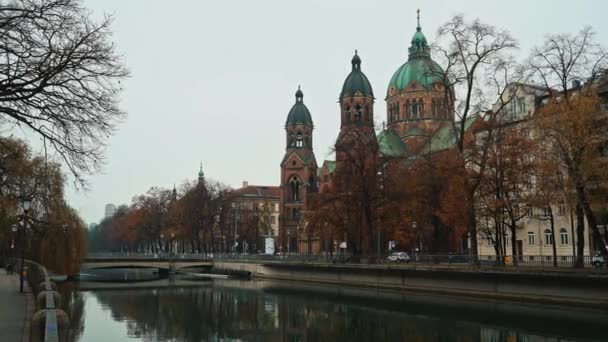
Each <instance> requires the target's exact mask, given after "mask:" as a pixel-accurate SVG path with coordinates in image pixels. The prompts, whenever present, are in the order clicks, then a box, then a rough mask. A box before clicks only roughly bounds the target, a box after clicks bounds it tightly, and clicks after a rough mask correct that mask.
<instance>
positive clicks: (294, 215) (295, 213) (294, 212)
mask: <svg viewBox="0 0 608 342" xmlns="http://www.w3.org/2000/svg"><path fill="white" fill-rule="evenodd" d="M299 218H300V210H298V208H293V210H292V211H291V219H292V220H298V219H299Z"/></svg>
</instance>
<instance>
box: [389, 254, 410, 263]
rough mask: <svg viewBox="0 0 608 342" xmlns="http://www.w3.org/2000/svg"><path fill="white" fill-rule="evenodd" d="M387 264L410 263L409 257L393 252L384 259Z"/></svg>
mask: <svg viewBox="0 0 608 342" xmlns="http://www.w3.org/2000/svg"><path fill="white" fill-rule="evenodd" d="M386 261H387V262H405V263H408V262H410V256H409V255H408V254H407V253H406V252H395V253H393V254H391V255H389V256H388V258H386Z"/></svg>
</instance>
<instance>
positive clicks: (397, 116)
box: [278, 13, 471, 254]
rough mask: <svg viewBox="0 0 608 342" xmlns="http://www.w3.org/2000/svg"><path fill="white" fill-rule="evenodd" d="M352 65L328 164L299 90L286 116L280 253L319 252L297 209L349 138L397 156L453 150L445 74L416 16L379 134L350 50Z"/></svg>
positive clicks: (330, 171) (367, 88)
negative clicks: (318, 152)
mask: <svg viewBox="0 0 608 342" xmlns="http://www.w3.org/2000/svg"><path fill="white" fill-rule="evenodd" d="M351 65H352V69H351V72H350V74H348V75H347V76H346V79H345V81H344V85H343V87H342V90H341V92H340V95H339V105H340V108H339V109H340V118H341V121H340V133H339V136H338V139H337V141H336V146H335V150H336V160H335V161H331V160H325V161H324V162H323V163H322V165H321V166H319V165H318V164H317V160H316V158H315V154H314V151H313V145H312V141H313V130H314V124H313V119H312V115H311V113H310V111H309V110H308V108H307V107H306V105H305V104H304V93H303V92H302V90H301V89H299V87H298V90H297V92H296V94H295V103H294V105H293V106H292V108H291V109H290V111H289V113H288V115H287V120H286V122H285V155H284V157H283V160H282V161H281V164H280V165H281V182H280V189H281V197H280V219H279V220H280V229H279V244H278V245H279V251H280V252H299V253H302V254H311V253H312V254H316V253H318V252H319V251H320V249H321V248H320V241H318V240H313V241H311V239H310V238H305V237H303V234H302V231H303V228H304V225H305V222H303V220H302V214H303V213H304V212H306V211H307V209H308V200H309V196H308V195H309V194H311V193H315V192H323V191H325V190H326V189H328V188H329V187H331V185H332V183H333V182H334V181H335V179H334V173H335V172H336V169H340V168H341V167H347V165H344V164H345V162H344V160H345V159H346V158H345V153H347V151H348V149H349V148H352V146H353V145H352V143H362V142H363V143H364V144H365V145H366V146H368V147H369V148H370V151H374V153H376V154H378V155H381V156H388V157H394V158H399V159H407V158H412V157H415V156H416V155H419V154H421V153H425V154H426V153H436V152H439V151H442V150H448V149H452V148H453V147H454V144H455V143H456V137H455V136H454V130H453V128H452V124H453V122H454V110H453V104H454V101H449V100H446V99H447V98H448V96H446V94H447V93H449V92H447V91H446V87H447V85H446V84H447V83H446V82H444V77H445V75H444V71H443V69H442V67H441V66H440V65H439V64H437V63H436V62H435V61H433V59H432V58H431V51H430V46H429V43H428V41H427V39H426V37H425V35H424V34H423V32H422V28H421V26H420V15H419V13H418V25H417V27H416V31H415V32H414V35H413V37H412V39H411V45H410V47H409V49H408V57H407V60H406V61H405V62H404V63H403V65H401V66H399V67H398V68H397V70H396V71H395V73H394V75H393V76H392V77H391V79H390V81H389V82H388V86H387V91H386V95H385V101H386V108H387V112H386V119H385V122H386V124H383V127H382V129H381V130H380V131H379V132H377V131H376V130H375V126H374V103H375V100H376V97H375V96H374V91H373V88H372V85H371V84H370V82H369V80H368V78H367V77H366V76H365V73H364V72H363V67H362V65H363V63H362V59H361V57H360V56H359V55H358V53H357V51H355V55H354V56H353V58H352V60H351ZM470 124H471V123H466V126H467V127H470Z"/></svg>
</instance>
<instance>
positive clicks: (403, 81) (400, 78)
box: [388, 58, 444, 91]
mask: <svg viewBox="0 0 608 342" xmlns="http://www.w3.org/2000/svg"><path fill="white" fill-rule="evenodd" d="M443 73H444V71H443V69H442V68H441V67H440V66H439V64H437V63H435V61H433V60H432V59H430V58H414V59H411V58H410V60H408V61H407V62H406V63H405V64H403V65H402V66H401V67H399V69H397V71H396V72H395V74H394V75H393V77H392V78H391V81H390V83H389V84H388V89H389V90H390V89H391V88H392V87H395V88H396V89H397V91H401V90H403V88H405V87H407V86H408V85H409V84H410V83H411V82H413V81H418V82H419V83H420V84H422V86H424V87H425V88H427V89H429V88H430V87H431V86H432V85H433V84H435V83H436V82H440V81H441V80H442V78H443V76H442V75H443Z"/></svg>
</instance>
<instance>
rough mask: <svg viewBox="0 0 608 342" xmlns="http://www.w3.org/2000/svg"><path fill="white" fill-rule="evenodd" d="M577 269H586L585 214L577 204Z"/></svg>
mask: <svg viewBox="0 0 608 342" xmlns="http://www.w3.org/2000/svg"><path fill="white" fill-rule="evenodd" d="M576 240H577V241H576V265H575V267H576V268H583V267H585V214H584V212H583V207H581V206H580V205H579V204H578V203H577V204H576Z"/></svg>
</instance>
